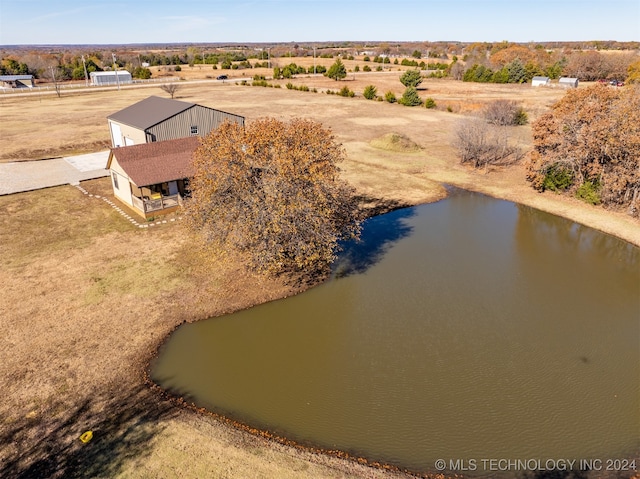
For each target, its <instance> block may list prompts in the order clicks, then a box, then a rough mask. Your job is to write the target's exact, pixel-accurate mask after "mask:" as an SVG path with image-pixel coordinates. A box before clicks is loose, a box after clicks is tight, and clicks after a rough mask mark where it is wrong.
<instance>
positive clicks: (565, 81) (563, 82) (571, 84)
mask: <svg viewBox="0 0 640 479" xmlns="http://www.w3.org/2000/svg"><path fill="white" fill-rule="evenodd" d="M558 84H559V85H560V86H563V87H565V88H578V79H577V78H568V77H562V78H560V80H558Z"/></svg>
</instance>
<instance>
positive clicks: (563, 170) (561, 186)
mask: <svg viewBox="0 0 640 479" xmlns="http://www.w3.org/2000/svg"><path fill="white" fill-rule="evenodd" d="M572 184H573V172H572V171H571V170H570V169H569V168H567V167H566V166H564V165H561V164H557V163H556V164H553V165H551V166H550V167H549V168H548V169H547V171H546V173H545V175H544V180H543V182H542V190H543V191H544V190H551V191H562V190H566V189H567V188H569V187H570V186H571V185H572Z"/></svg>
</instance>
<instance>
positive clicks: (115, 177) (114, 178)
mask: <svg viewBox="0 0 640 479" xmlns="http://www.w3.org/2000/svg"><path fill="white" fill-rule="evenodd" d="M111 177H112V178H113V186H115V187H116V190H119V189H120V187H119V186H118V175H117V174H115V173H111Z"/></svg>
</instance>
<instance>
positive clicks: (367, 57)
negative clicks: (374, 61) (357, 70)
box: [363, 55, 371, 62]
mask: <svg viewBox="0 0 640 479" xmlns="http://www.w3.org/2000/svg"><path fill="white" fill-rule="evenodd" d="M363 60H364V61H365V62H370V61H371V58H369V55H365V56H364V58H363Z"/></svg>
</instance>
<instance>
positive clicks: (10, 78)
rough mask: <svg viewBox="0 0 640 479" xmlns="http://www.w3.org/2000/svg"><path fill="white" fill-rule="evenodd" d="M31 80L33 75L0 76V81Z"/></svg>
mask: <svg viewBox="0 0 640 479" xmlns="http://www.w3.org/2000/svg"><path fill="white" fill-rule="evenodd" d="M16 80H33V75H0V81H16Z"/></svg>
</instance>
